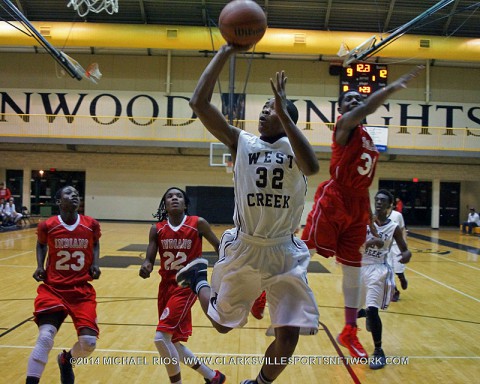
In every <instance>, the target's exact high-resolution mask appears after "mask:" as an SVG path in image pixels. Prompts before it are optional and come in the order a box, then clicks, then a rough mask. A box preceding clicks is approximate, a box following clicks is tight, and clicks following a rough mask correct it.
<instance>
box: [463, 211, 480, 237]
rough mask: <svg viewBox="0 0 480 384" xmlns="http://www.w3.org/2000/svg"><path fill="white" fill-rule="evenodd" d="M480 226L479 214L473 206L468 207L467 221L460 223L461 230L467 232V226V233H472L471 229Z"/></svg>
mask: <svg viewBox="0 0 480 384" xmlns="http://www.w3.org/2000/svg"><path fill="white" fill-rule="evenodd" d="M479 226H480V216H478V213H477V212H475V208H473V207H472V208H470V213H469V214H468V218H467V221H464V222H463V224H462V232H463V233H465V234H466V233H467V227H468V234H469V235H471V234H472V229H473V228H476V227H479Z"/></svg>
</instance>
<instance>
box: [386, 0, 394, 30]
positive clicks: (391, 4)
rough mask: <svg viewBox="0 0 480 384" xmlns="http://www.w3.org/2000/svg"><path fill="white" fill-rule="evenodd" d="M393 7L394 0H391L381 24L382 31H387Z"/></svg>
mask: <svg viewBox="0 0 480 384" xmlns="http://www.w3.org/2000/svg"><path fill="white" fill-rule="evenodd" d="M394 7H395V0H391V1H390V5H389V7H388V13H387V17H386V18H385V25H384V26H383V32H387V31H388V28H389V25H390V19H391V18H392V15H393V8H394Z"/></svg>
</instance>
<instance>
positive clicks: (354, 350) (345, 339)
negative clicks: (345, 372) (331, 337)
mask: <svg viewBox="0 0 480 384" xmlns="http://www.w3.org/2000/svg"><path fill="white" fill-rule="evenodd" d="M357 330H358V328H357V326H356V325H355V326H352V325H351V324H347V325H345V327H344V328H343V331H342V333H340V334H339V335H338V336H337V341H338V343H339V344H340V345H341V346H342V347H345V348H348V350H349V352H350V355H352V357H368V354H367V352H366V351H365V349H364V348H363V346H362V344H360V341H358V337H357Z"/></svg>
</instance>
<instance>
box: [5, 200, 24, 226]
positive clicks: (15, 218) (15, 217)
mask: <svg viewBox="0 0 480 384" xmlns="http://www.w3.org/2000/svg"><path fill="white" fill-rule="evenodd" d="M3 212H4V215H5V224H6V225H13V224H17V225H19V224H18V223H19V221H20V219H21V218H22V217H23V215H22V214H21V213H18V212H17V210H16V208H15V203H14V200H13V197H10V199H8V202H7V203H5V207H4V209H3Z"/></svg>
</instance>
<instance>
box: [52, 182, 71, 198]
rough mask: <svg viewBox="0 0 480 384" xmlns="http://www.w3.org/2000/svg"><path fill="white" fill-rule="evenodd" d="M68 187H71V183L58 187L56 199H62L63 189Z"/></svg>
mask: <svg viewBox="0 0 480 384" xmlns="http://www.w3.org/2000/svg"><path fill="white" fill-rule="evenodd" d="M67 187H70V185H64V186H63V187H61V188H59V189H57V192H55V201H57V200H60V199H61V198H62V191H63V190H64V189H65V188H67Z"/></svg>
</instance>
